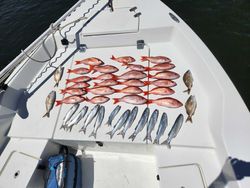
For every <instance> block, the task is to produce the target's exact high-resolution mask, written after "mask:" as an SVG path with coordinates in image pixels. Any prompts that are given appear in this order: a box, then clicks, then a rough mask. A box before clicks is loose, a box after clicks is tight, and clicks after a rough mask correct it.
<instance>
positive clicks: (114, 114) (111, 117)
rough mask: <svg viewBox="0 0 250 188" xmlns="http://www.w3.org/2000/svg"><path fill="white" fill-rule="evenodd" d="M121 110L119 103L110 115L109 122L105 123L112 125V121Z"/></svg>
mask: <svg viewBox="0 0 250 188" xmlns="http://www.w3.org/2000/svg"><path fill="white" fill-rule="evenodd" d="M120 110H121V106H120V105H117V106H116V107H115V108H114V110H113V111H112V112H111V114H110V115H109V117H108V121H107V123H105V125H107V126H111V125H112V121H113V120H114V118H115V116H116V115H117V114H118V113H119V111H120Z"/></svg>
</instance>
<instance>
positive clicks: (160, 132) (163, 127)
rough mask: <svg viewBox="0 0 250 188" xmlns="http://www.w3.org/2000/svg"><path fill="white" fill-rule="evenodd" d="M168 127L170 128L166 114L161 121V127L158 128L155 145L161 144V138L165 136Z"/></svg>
mask: <svg viewBox="0 0 250 188" xmlns="http://www.w3.org/2000/svg"><path fill="white" fill-rule="evenodd" d="M167 126H168V116H167V114H166V113H165V112H164V113H163V114H162V116H161V121H160V124H159V127H158V129H157V132H156V137H155V140H154V144H159V141H160V138H161V136H162V135H163V134H164V132H165V130H166V128H167Z"/></svg>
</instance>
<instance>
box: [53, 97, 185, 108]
mask: <svg viewBox="0 0 250 188" xmlns="http://www.w3.org/2000/svg"><path fill="white" fill-rule="evenodd" d="M109 100H110V99H109V98H108V97H106V96H96V97H93V98H92V99H88V98H87V97H83V96H79V95H73V96H69V97H66V98H64V99H62V100H61V101H56V106H58V105H61V104H63V103H64V104H75V103H80V102H83V101H87V102H90V103H93V104H103V103H106V102H107V101H109ZM113 100H114V104H116V103H118V102H125V103H128V104H133V105H143V104H157V105H159V106H163V107H168V108H179V107H181V106H183V104H182V103H181V102H180V101H178V100H176V99H174V98H171V97H164V98H159V99H155V100H150V99H146V98H144V97H142V96H140V95H126V96H124V97H121V98H114V99H113Z"/></svg>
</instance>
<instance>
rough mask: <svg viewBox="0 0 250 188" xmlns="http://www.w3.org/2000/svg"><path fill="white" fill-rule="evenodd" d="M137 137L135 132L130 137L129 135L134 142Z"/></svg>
mask: <svg viewBox="0 0 250 188" xmlns="http://www.w3.org/2000/svg"><path fill="white" fill-rule="evenodd" d="M135 137H136V134H134V133H133V134H132V135H131V136H130V137H128V139H132V142H133V141H134V139H135Z"/></svg>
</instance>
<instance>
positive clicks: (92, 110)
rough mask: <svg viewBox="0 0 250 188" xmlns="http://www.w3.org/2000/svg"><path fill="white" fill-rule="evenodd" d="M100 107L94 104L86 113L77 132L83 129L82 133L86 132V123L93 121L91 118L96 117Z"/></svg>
mask: <svg viewBox="0 0 250 188" xmlns="http://www.w3.org/2000/svg"><path fill="white" fill-rule="evenodd" d="M99 109H100V105H95V107H94V108H92V109H91V111H90V112H89V114H88V115H87V117H86V119H85V120H84V123H83V126H82V128H81V129H80V130H79V132H81V131H83V133H84V134H85V133H86V129H87V127H88V125H89V124H90V123H91V122H92V121H93V119H94V118H95V117H96V115H97V112H98V111H99Z"/></svg>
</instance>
